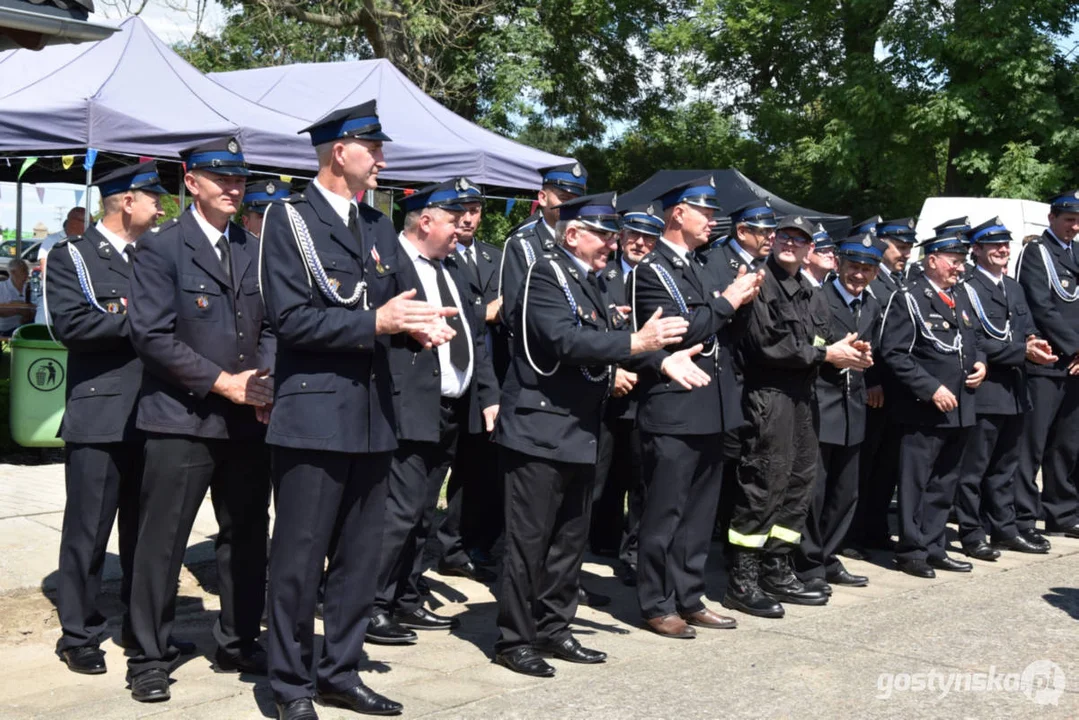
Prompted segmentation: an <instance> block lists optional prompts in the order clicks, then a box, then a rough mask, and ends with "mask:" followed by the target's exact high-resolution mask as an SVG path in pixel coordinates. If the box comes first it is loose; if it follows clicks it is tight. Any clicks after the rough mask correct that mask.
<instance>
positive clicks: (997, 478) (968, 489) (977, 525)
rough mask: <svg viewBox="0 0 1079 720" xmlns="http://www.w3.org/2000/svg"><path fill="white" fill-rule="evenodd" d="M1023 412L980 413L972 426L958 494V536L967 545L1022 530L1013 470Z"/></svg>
mask: <svg viewBox="0 0 1079 720" xmlns="http://www.w3.org/2000/svg"><path fill="white" fill-rule="evenodd" d="M1024 417H1025V416H1024V415H1022V414H1019V415H982V414H979V415H978V422H977V423H976V424H975V425H974V427H973V428H971V431H970V437H969V438H968V439H967V445H966V450H965V451H964V453H963V461H962V465H961V470H960V474H959V488H958V490H957V491H956V495H955V514H956V515H957V516H958V519H959V541H960V542H961V543H962V544H963V545H975V544H977V543H979V542H983V541H985V539H986V533H989V535H990V537H992V539H993V540H1007V539H1011V538H1014V537H1015V536H1016V535H1017V534H1018V530H1017V529H1016V523H1015V519H1016V518H1015V504H1016V503H1015V496H1016V493H1017V492H1018V487H1017V485H1016V475H1015V470H1016V468H1017V467H1018V465H1019V438H1020V437H1021V436H1022V434H1023V421H1024ZM1034 498H1035V499H1036V498H1037V495H1036V494H1035V496H1034ZM1031 528H1033V522H1031Z"/></svg>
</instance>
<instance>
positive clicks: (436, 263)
mask: <svg viewBox="0 0 1079 720" xmlns="http://www.w3.org/2000/svg"><path fill="white" fill-rule="evenodd" d="M463 191H464V187H463V186H462V182H461V181H460V180H448V181H446V182H443V183H438V184H435V185H428V186H427V187H425V188H422V189H420V190H418V191H416V192H415V193H413V194H412V195H409V196H406V197H404V198H403V199H402V200H401V205H402V208H403V209H404V212H405V218H404V229H403V230H402V232H401V235H400V237H399V240H400V248H398V251H397V256H398V258H399V261H398V272H397V280H398V284H399V285H400V287H401V288H416V289H417V293H416V298H417V299H419V300H425V301H429V302H432V303H433V304H436V305H439V306H444V307H453V308H457V309H459V310H460V313H459V314H458V315H454V316H451V317H450V318H449V319H448V320H447V323H448V326H449V327H450V328H451V329H452V330H453V331H454V333H453V336H452V337H451V338H450V339H449V340H448V342H444V343H442V344H440V345H438V346H437V347H434V348H424V347H423V346H422V345H421V344H420V343H418V342H417V341H416V340H415V339H414V338H412V337H411V336H409V335H406V334H403V333H402V334H398V335H394V336H392V337H391V339H390V349H389V359H390V372H391V374H392V376H393V384H394V388H393V403H394V416H395V417H396V419H397V445H398V446H397V449H396V450H395V451H394V452H393V462H392V464H391V465H390V476H389V482H388V491H387V492H388V499H387V502H386V520H385V531H384V533H383V536H382V558H381V560H380V562H379V572H378V591H377V593H376V594H375V606H374V612H373V615H372V618H371V623H370V624H369V625H368V627H367V640H368V641H370V642H374V643H380V644H391V645H399V644H402V643H409V642H415V640H416V633H415V632H413V631H414V630H448V629H450V628H454V627H456V626H457V624H458V622H457V619H456V618H450V617H443V616H440V615H436V614H434V613H432V612H430V611H429V610H427V609H426V608H425V607H424V606H423V595H422V594H421V592H420V590H419V588H418V587H417V582H418V580H419V578H420V575H421V574H422V572H423V560H424V553H423V551H424V546H425V545H426V544H427V542H428V537H429V535H433V533H434V528H433V522H434V516H435V506H436V505H437V504H438V496H439V492H440V491H441V490H442V483H443V481H444V480H445V478H446V471H447V470H449V467H450V463H452V462H453V454H454V452H455V450H456V448H457V437H458V435H459V434H460V432H461V431H462V429H464V430H467V429H468V426H469V419H470V417H469V415H470V412H469V411H470V409H471V402H470V401H471V396H470V395H469V389H470V388H471V387H472V386H473V385H476V386H477V387H478V391H479V397H480V400H479V404H480V406H481V407H482V408H483V415H484V418H483V420H484V421H485V422H483V423H482V425H481V420H480V418H476V425H477V427H476V428H475V430H480V429H486V430H491V429H493V428H494V419H495V416H496V414H497V413H498V383H497V381H496V380H495V374H494V368H493V367H492V366H491V359H490V357H489V356H488V355H487V345H486V343H485V342H484V334H485V333H484V325H485V322H484V320H483V319H481V318H479V317H478V316H477V315H476V314H475V313H474V312H473V311H472V306H471V304H466V303H465V299H466V298H468V295H467V294H466V293H465V291H464V289H463V287H462V286H459V285H458V284H457V281H456V280H455V279H454V278H453V277H452V276H451V275H450V273H449V271H448V269H447V268H446V263H445V260H446V258H447V257H448V256H449V255H450V254H451V253H453V252H456V247H457V242H456V226H457V224H458V222H459V221H460V218H461V214H462V213H463V212H464V206H463V205H461V204H460V197H461V194H462V192H463Z"/></svg>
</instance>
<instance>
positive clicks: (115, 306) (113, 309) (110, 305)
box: [105, 300, 121, 315]
mask: <svg viewBox="0 0 1079 720" xmlns="http://www.w3.org/2000/svg"><path fill="white" fill-rule="evenodd" d="M120 307H121V306H120V303H118V302H116V301H115V300H110V301H109V302H107V303H105V309H106V310H107V311H109V312H110V313H112V314H113V315H117V314H119V313H120Z"/></svg>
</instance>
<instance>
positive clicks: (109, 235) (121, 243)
mask: <svg viewBox="0 0 1079 720" xmlns="http://www.w3.org/2000/svg"><path fill="white" fill-rule="evenodd" d="M200 217H201V216H200ZM207 224H209V223H207ZM94 229H95V230H97V231H98V232H99V233H101V237H103V238H105V239H106V240H108V241H109V245H112V249H113V250H115V251H116V252H117V253H118V254H119V255H120V257H122V258H124V260H127V256H126V255H124V250H126V249H127V247H128V245H131V246H134V245H135V243H134V242H131V243H129V242H127V241H126V240H124V239H123V238H122V237H120V236H119V235H117V234H116V233H114V232H113V231H112V230H109V229H108V228H107V227H105V225H104V223H101V222H98V223H96V224H95V225H94ZM219 235H220V233H219ZM214 242H217V238H216V237H215V238H214Z"/></svg>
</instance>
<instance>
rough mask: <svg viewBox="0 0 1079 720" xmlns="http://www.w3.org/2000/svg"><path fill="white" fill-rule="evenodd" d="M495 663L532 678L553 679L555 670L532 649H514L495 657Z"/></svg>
mask: <svg viewBox="0 0 1079 720" xmlns="http://www.w3.org/2000/svg"><path fill="white" fill-rule="evenodd" d="M495 662H496V663H498V664H499V665H501V666H502V667H505V668H509V669H510V670H512V671H513V672H516V673H521V674H522V675H531V676H532V677H553V676H554V673H555V670H554V668H553V667H551V665H549V664H548V663H547V661H546V660H544V659H543V657H541V656H540V654H539V653H538V652H536V651H535V649H534V648H530V647H527V646H526V647H516V648H513V649H512V650H506V651H505V652H500V653H498V654H497V655H495Z"/></svg>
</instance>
